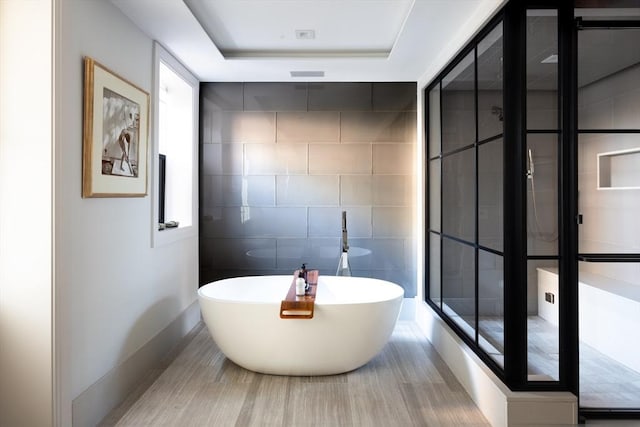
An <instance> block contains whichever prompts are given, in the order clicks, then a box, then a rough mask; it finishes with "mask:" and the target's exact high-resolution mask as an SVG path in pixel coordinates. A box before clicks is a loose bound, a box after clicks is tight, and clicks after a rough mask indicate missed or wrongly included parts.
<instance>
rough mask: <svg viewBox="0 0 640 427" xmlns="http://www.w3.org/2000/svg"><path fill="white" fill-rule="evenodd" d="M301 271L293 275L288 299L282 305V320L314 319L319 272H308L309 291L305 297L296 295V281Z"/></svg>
mask: <svg viewBox="0 0 640 427" xmlns="http://www.w3.org/2000/svg"><path fill="white" fill-rule="evenodd" d="M299 272H300V270H296V271H295V272H294V273H293V280H292V281H291V286H290V287H289V292H288V293H287V297H286V298H285V299H283V300H282V302H281V303H280V318H281V319H312V318H313V307H314V305H315V301H316V289H317V288H318V270H307V283H308V284H309V289H308V290H307V293H306V294H305V295H304V296H297V295H296V279H297V278H298V273H299Z"/></svg>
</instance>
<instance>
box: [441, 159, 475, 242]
mask: <svg viewBox="0 0 640 427" xmlns="http://www.w3.org/2000/svg"><path fill="white" fill-rule="evenodd" d="M442 168H443V171H442V231H443V232H444V234H448V235H450V236H455V237H458V238H460V239H464V240H467V241H469V242H475V214H476V207H475V184H476V182H475V181H476V180H475V150H474V149H467V150H464V151H460V152H458V153H455V154H452V155H448V156H446V157H444V158H443V160H442Z"/></svg>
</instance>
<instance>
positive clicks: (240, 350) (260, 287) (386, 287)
mask: <svg viewBox="0 0 640 427" xmlns="http://www.w3.org/2000/svg"><path fill="white" fill-rule="evenodd" d="M291 281H292V276H252V277H237V278H232V279H224V280H218V281H215V282H212V283H209V284H207V285H205V286H203V287H201V288H200V289H199V290H198V300H199V303H200V309H201V311H202V317H203V318H204V322H205V324H206V325H207V327H208V328H209V332H210V333H211V336H212V337H213V340H214V341H215V342H216V344H217V345H218V347H220V350H221V351H222V352H223V353H224V354H225V356H226V357H228V358H229V359H230V360H232V361H233V362H235V363H236V364H238V365H240V366H242V367H243V368H246V369H249V370H251V371H255V372H261V373H264V374H273V375H304V376H308V375H334V374H339V373H343V372H348V371H352V370H354V369H357V368H359V367H361V366H362V365H364V364H366V363H367V362H368V361H369V360H371V359H372V358H373V357H374V356H375V355H376V354H378V352H380V350H382V348H383V347H384V346H385V344H386V343H387V341H388V340H389V337H390V336H391V333H392V332H393V328H394V327H395V324H396V321H397V319H398V315H399V313H400V306H401V304H402V298H403V296H404V290H403V289H402V288H401V287H400V286H398V285H396V284H394V283H391V282H387V281H384V280H379V279H370V278H364V277H337V276H320V277H319V279H318V287H317V291H316V300H315V310H314V315H313V318H312V319H281V318H280V302H281V301H282V300H283V299H284V298H285V297H286V295H287V292H288V290H289V286H290V285H291Z"/></svg>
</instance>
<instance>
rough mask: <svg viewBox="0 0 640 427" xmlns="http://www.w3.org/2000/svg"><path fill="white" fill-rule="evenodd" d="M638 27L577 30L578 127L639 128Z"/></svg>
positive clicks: (639, 67)
mask: <svg viewBox="0 0 640 427" xmlns="http://www.w3.org/2000/svg"><path fill="white" fill-rule="evenodd" d="M638 79H640V29H613V30H605V29H599V30H597V31H596V30H585V31H579V32H578V128H579V129H639V128H640V123H639V119H638V111H640V94H639V93H638Z"/></svg>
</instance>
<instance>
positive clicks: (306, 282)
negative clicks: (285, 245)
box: [300, 263, 309, 292]
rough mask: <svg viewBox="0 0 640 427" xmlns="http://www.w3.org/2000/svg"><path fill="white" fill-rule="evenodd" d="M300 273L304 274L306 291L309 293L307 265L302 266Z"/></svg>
mask: <svg viewBox="0 0 640 427" xmlns="http://www.w3.org/2000/svg"><path fill="white" fill-rule="evenodd" d="M300 273H301V274H302V277H304V291H305V292H308V291H309V280H307V264H306V263H305V264H302V267H300Z"/></svg>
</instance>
